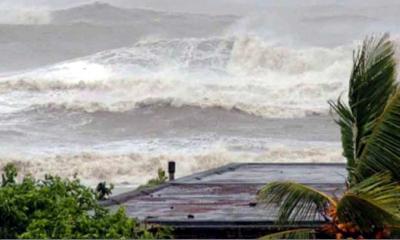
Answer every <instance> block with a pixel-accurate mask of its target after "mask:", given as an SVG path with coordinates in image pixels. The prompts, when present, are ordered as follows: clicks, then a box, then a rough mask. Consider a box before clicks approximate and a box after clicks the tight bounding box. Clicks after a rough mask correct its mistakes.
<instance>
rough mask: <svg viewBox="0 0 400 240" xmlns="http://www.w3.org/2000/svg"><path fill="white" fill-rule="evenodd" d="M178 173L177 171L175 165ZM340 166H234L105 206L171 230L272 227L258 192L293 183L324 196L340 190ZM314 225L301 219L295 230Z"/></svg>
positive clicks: (118, 198) (131, 194)
mask: <svg viewBox="0 0 400 240" xmlns="http://www.w3.org/2000/svg"><path fill="white" fill-rule="evenodd" d="M177 169H178V171H179V166H177ZM345 176H346V170H345V165H344V164H321V163H318V164H315V163H304V164H299V163H293V164H292V163H286V164H268V163H237V164H229V165H227V166H224V167H221V168H217V169H213V170H209V171H206V172H202V173H198V174H194V175H191V176H188V177H183V178H180V179H177V180H175V181H172V182H169V183H167V184H163V185H161V186H158V187H156V188H154V189H150V190H142V191H133V192H128V193H125V194H121V195H119V196H115V197H113V198H112V199H110V200H109V201H108V203H107V204H109V205H123V206H125V207H126V209H127V213H128V214H129V215H130V216H132V217H136V218H139V219H140V220H142V221H145V222H148V223H164V224H170V225H173V226H178V225H180V226H182V225H187V226H191V227H195V226H205V225H207V226H209V227H212V226H215V227H218V226H231V227H232V226H235V225H237V226H239V225H240V226H246V225H247V226H249V225H252V226H255V225H263V226H264V227H267V226H271V227H272V226H274V221H275V220H276V212H277V208H276V207H275V208H274V207H272V208H271V207H270V208H266V207H265V206H263V205H262V204H257V203H256V194H257V191H258V190H259V189H260V188H261V187H262V186H263V185H264V184H266V183H268V182H271V181H277V180H288V181H296V182H300V183H304V184H308V185H310V186H313V187H316V188H318V189H320V190H322V191H324V192H327V193H330V194H332V193H336V194H340V193H341V192H342V191H343V188H344V182H345ZM303 224H304V225H307V226H310V225H315V224H316V222H310V221H309V219H302V220H301V221H299V222H298V223H297V225H303Z"/></svg>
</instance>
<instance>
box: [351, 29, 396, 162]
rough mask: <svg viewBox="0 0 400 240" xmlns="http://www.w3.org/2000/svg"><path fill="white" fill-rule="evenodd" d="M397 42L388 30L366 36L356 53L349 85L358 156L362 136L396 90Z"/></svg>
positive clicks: (368, 132) (366, 132) (367, 133)
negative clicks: (392, 39) (378, 35)
mask: <svg viewBox="0 0 400 240" xmlns="http://www.w3.org/2000/svg"><path fill="white" fill-rule="evenodd" d="M394 55H395V53H394V46H393V43H392V42H391V41H390V40H389V35H387V34H385V35H384V36H382V37H381V38H379V39H377V38H374V37H370V38H367V39H366V40H365V41H364V43H363V45H362V47H361V48H360V49H359V51H358V52H357V53H356V55H355V59H354V66H353V71H352V74H351V77H350V85H349V105H350V109H351V112H352V114H353V116H354V120H355V125H356V128H357V135H356V136H355V138H354V140H355V142H354V146H355V156H356V158H358V156H359V155H361V153H362V151H363V147H364V144H363V139H364V138H366V137H367V136H368V135H369V134H370V131H371V129H370V125H373V123H374V122H375V120H376V119H377V118H378V117H379V116H380V115H381V114H382V112H383V110H384V109H385V106H386V103H387V100H388V99H389V97H390V96H391V95H392V94H393V92H394V91H395V90H396V83H395V82H396V61H395V57H394Z"/></svg>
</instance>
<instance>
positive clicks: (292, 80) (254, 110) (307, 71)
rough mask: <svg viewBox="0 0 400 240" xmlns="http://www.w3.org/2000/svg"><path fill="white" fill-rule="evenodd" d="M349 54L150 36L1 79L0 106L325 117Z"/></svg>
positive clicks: (250, 41) (343, 79)
mask: <svg viewBox="0 0 400 240" xmlns="http://www.w3.org/2000/svg"><path fill="white" fill-rule="evenodd" d="M350 49H351V47H337V48H317V47H309V48H300V49H296V48H288V47H282V46H279V45H276V44H272V43H269V42H267V41H264V40H262V39H260V38H257V37H254V36H246V37H221V38H190V39H168V40H167V39H162V40H159V39H156V40H154V39H148V40H143V41H140V42H138V43H136V44H134V45H133V46H132V47H127V48H121V49H115V50H108V51H103V52H99V53H97V54H95V55H92V56H88V57H85V58H80V59H75V60H72V61H67V62H63V63H59V64H55V65H52V66H48V67H45V68H41V69H38V70H34V71H30V72H25V73H20V74H18V75H14V76H12V77H7V78H3V79H1V80H0V93H1V95H0V102H1V101H4V102H6V101H12V100H13V99H14V98H18V99H23V100H22V101H21V100H19V101H18V102H19V103H20V104H18V106H14V110H15V111H21V110H23V109H25V110H26V109H29V108H37V107H56V108H65V109H71V110H77V111H87V112H95V111H111V112H113V111H116V112H119V111H127V110H130V109H132V108H136V107H140V106H143V105H145V106H147V105H152V104H156V105H160V104H161V105H163V104H166V105H172V106H175V107H179V106H186V105H189V106H198V107H221V108H225V109H238V110H241V111H244V112H247V113H249V114H254V115H258V116H264V117H301V116H304V115H306V114H308V113H325V112H326V111H327V109H328V108H327V104H326V100H328V99H332V98H336V97H337V96H338V95H339V94H340V93H341V92H342V91H343V90H344V89H345V87H346V84H347V78H348V73H349V70H350V67H351V50H350ZM8 110H9V109H8ZM0 111H2V110H1V109H0Z"/></svg>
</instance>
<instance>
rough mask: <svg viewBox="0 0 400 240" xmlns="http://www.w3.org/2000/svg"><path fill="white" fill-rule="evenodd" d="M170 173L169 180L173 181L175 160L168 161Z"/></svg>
mask: <svg viewBox="0 0 400 240" xmlns="http://www.w3.org/2000/svg"><path fill="white" fill-rule="evenodd" d="M168 174H169V180H170V181H173V180H174V179H175V162H174V161H170V162H168Z"/></svg>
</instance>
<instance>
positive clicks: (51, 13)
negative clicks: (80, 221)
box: [0, 0, 400, 186]
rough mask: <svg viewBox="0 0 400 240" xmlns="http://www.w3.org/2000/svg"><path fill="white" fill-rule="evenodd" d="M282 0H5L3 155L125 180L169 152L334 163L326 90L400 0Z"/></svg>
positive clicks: (216, 160) (29, 168) (185, 164)
mask: <svg viewBox="0 0 400 240" xmlns="http://www.w3.org/2000/svg"><path fill="white" fill-rule="evenodd" d="M18 2H19V1H18ZM276 2H277V1H268V0H262V1H259V0H249V1H239V0H230V1H227V0H216V1H211V0H207V1H194V0H185V1H182V0H171V1H169V3H168V4H166V3H165V1H162V0H158V1H157V0H151V1H144V0H135V1H123V0H115V1H111V0H110V1H105V2H101V3H100V2H91V1H84V0H82V1H79V0H74V1H65V2H63V1H61V0H60V1H50V0H48V1H45V0H41V1H36V2H35V1H29V0H21V2H19V4H16V3H15V1H11V0H9V1H8V0H5V1H4V2H2V3H0V12H1V13H2V14H1V16H0V53H1V54H0V166H3V165H4V164H5V163H7V162H15V163H16V164H17V165H18V166H19V168H20V169H21V170H22V171H23V172H24V173H31V174H33V175H35V176H42V175H43V174H44V173H48V172H50V173H53V174H59V175H62V176H65V177H71V176H73V175H74V174H75V173H77V174H78V176H80V177H81V178H82V179H83V180H84V182H86V183H87V184H95V183H96V182H98V181H102V180H107V181H111V182H113V183H115V184H116V185H118V186H124V185H129V186H130V185H137V184H141V183H143V182H145V181H146V180H147V179H149V178H150V177H152V176H154V175H155V173H156V171H157V168H159V167H165V166H166V162H167V161H169V160H175V161H177V175H178V176H183V175H186V174H190V173H192V172H195V171H199V170H204V169H208V168H212V167H217V166H220V165H223V164H226V163H229V162H342V161H343V158H342V157H341V148H340V142H339V139H340V135H339V130H338V128H337V127H336V126H335V124H334V122H333V121H332V117H331V116H330V115H329V106H328V104H327V101H328V100H330V99H336V98H337V97H338V96H339V95H340V94H344V95H343V97H344V98H346V96H345V90H346V87H347V83H348V78H349V75H350V69H351V65H352V55H353V53H352V51H353V49H354V47H355V46H357V44H359V43H360V41H361V40H362V39H363V38H364V36H365V35H366V34H370V33H382V32H386V31H390V32H391V35H392V37H393V38H394V39H395V40H396V39H398V35H397V33H398V32H399V30H400V25H399V24H398V22H399V20H400V15H399V14H398V10H399V9H400V2H398V1H301V2H297V1H296V2H295V1H282V2H281V1H279V3H276Z"/></svg>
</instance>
